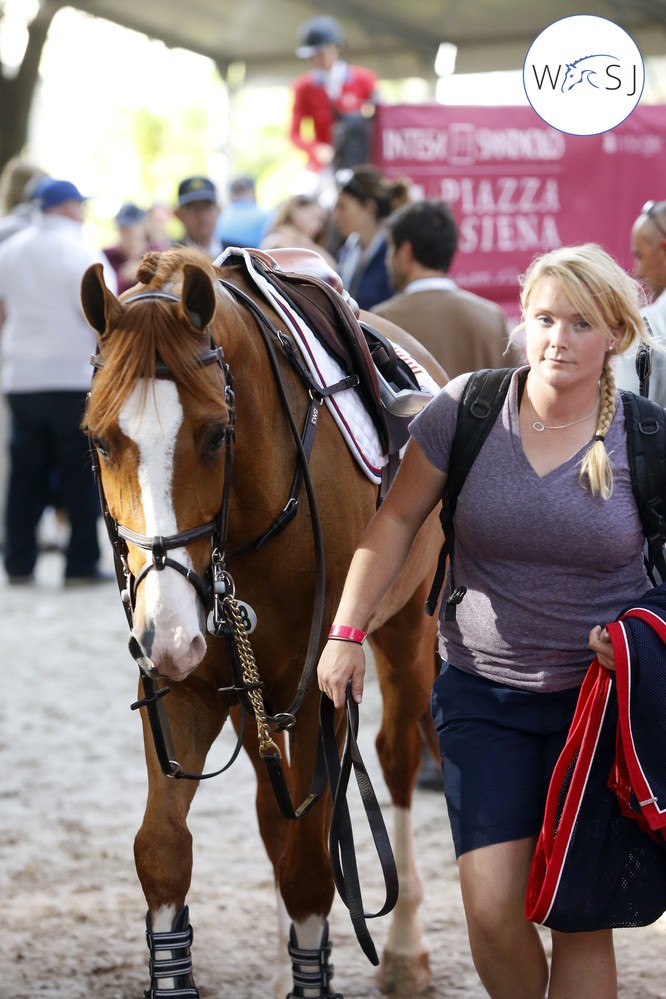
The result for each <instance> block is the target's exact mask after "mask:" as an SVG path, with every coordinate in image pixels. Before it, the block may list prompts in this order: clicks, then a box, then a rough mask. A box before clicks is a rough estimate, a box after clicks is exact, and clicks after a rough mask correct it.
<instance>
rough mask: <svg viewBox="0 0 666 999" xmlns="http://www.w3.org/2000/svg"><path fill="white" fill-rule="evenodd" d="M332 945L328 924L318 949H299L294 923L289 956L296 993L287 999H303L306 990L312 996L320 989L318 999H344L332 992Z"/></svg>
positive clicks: (292, 993)
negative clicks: (330, 986)
mask: <svg viewBox="0 0 666 999" xmlns="http://www.w3.org/2000/svg"><path fill="white" fill-rule="evenodd" d="M331 947H332V944H331V942H330V940H329V939H328V923H324V929H323V931H322V934H321V941H320V943H319V946H318V947H314V948H312V949H311V950H308V949H306V948H304V947H299V946H298V942H297V940H296V933H295V932H294V926H293V923H292V926H291V930H290V933H289V956H290V957H291V967H292V972H293V976H294V991H293V992H290V993H289V995H288V996H287V999H303V997H304V996H305V990H306V989H307V990H308V992H309V993H310V994H312V993H313V992H314V990H315V989H319V992H318V993H317V999H343V997H342V996H341V995H340V993H339V992H331V991H330V989H329V984H330V981H331V979H332V978H333V965H332V964H331V963H330V957H331Z"/></svg>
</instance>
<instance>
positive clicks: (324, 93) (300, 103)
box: [291, 16, 377, 173]
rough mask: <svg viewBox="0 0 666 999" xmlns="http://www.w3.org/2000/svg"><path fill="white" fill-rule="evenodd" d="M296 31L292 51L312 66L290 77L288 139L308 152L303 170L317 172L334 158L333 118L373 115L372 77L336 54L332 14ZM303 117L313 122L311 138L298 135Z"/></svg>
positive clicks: (337, 42) (337, 28)
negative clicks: (297, 38) (296, 40)
mask: <svg viewBox="0 0 666 999" xmlns="http://www.w3.org/2000/svg"><path fill="white" fill-rule="evenodd" d="M299 35H300V41H301V45H300V46H299V48H297V49H296V55H297V56H298V57H299V58H300V59H309V60H310V61H311V64H312V69H311V70H310V71H309V72H308V73H305V74H304V75H303V76H299V77H298V79H296V80H295V82H294V106H293V113H292V121H291V139H292V142H293V143H294V144H295V145H296V146H298V147H299V148H300V149H303V150H305V152H306V153H307V154H308V169H309V170H313V171H315V172H317V173H318V172H319V171H321V170H322V169H323V168H324V167H326V166H328V165H329V164H330V163H332V161H333V157H334V151H335V126H336V123H337V122H338V121H341V120H342V119H344V118H345V116H352V115H353V116H356V117H359V116H362V117H367V118H369V117H371V116H372V114H373V111H374V104H373V101H374V99H375V96H376V88H377V77H376V76H375V74H374V73H373V72H372V71H371V70H369V69H365V68H364V67H362V66H350V65H348V64H347V63H346V62H345V61H344V60H342V59H341V58H340V48H341V45H342V42H343V40H344V38H343V35H342V31H341V29H340V26H339V25H338V23H337V21H336V20H335V19H334V18H332V17H326V16H323V17H313V18H311V19H310V20H309V21H306V22H305V24H304V25H303V26H302V27H301V30H300V32H299ZM306 119H310V120H311V122H312V130H313V132H314V135H313V137H307V136H304V135H303V134H302V129H301V125H302V122H303V121H305V120H306ZM354 165H356V164H354V163H339V164H336V166H354Z"/></svg>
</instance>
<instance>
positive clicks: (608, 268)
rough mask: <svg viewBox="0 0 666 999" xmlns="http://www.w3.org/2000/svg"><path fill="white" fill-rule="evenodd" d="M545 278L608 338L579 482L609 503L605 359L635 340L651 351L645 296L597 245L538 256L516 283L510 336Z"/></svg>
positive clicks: (609, 372) (611, 408)
mask: <svg viewBox="0 0 666 999" xmlns="http://www.w3.org/2000/svg"><path fill="white" fill-rule="evenodd" d="M545 277H553V278H556V279H557V280H558V281H559V282H560V284H561V285H562V288H563V290H564V293H565V295H566V296H567V298H568V299H569V301H570V302H571V304H572V306H573V307H574V309H575V310H576V312H577V313H578V314H579V315H580V316H581V317H582V318H583V319H584V320H585V321H586V322H588V323H589V324H590V326H593V327H595V329H600V330H603V331H604V332H605V333H606V335H607V337H608V343H609V349H608V352H607V353H606V356H605V359H604V364H603V368H602V371H601V376H600V379H599V391H600V398H601V406H600V409H599V418H598V421H597V428H596V432H595V435H594V438H593V440H592V444H591V446H590V447H589V448H588V450H587V451H586V453H585V455H584V457H583V461H582V464H581V469H580V477H579V478H580V482H581V485H582V486H583V488H589V489H590V491H591V492H592V493H593V495H598V496H601V498H602V499H608V498H609V497H610V495H611V493H612V492H613V466H612V464H611V460H610V457H609V456H608V453H607V451H606V447H605V437H606V434H607V433H608V430H609V428H610V425H611V423H612V421H613V416H614V415H615V406H616V392H615V376H614V374H613V369H612V367H611V362H610V359H611V357H612V355H613V354H624V353H625V351H627V350H628V349H629V348H630V347H631V346H632V345H633V344H635V343H636V342H637V341H638V340H644V341H645V342H646V343H648V344H649V345H650V346H651V347H654V346H655V342H654V340H653V339H652V337H651V336H650V334H649V332H648V331H647V329H646V327H645V323H644V322H643V319H642V317H641V312H640V310H641V306H642V305H643V304H644V300H645V296H644V294H643V291H642V289H641V286H640V285H639V284H638V282H637V281H635V280H634V279H633V278H632V277H630V276H629V274H627V272H626V271H625V270H623V269H622V267H620V265H619V264H618V263H617V261H615V260H614V259H613V257H611V256H610V254H609V253H607V252H606V251H605V250H604V249H603V248H602V247H601V246H598V245H597V244H596V243H584V244H583V245H581V246H564V247H561V248H560V249H557V250H551V251H550V252H549V253H544V254H543V256H540V257H537V258H536V259H535V260H534V261H533V262H532V263H531V265H530V266H529V268H528V269H527V271H526V273H525V274H524V275H523V277H522V278H521V288H522V290H521V295H520V304H521V306H522V313H523V320H522V322H521V324H520V326H518V327H517V329H516V330H515V331H514V332H517V331H518V330H521V329H524V327H525V316H526V314H527V310H528V308H529V304H530V300H531V298H532V295H533V293H534V289H535V288H536V286H537V284H538V282H539V281H540V280H541V279H542V278H545ZM657 349H659V348H657Z"/></svg>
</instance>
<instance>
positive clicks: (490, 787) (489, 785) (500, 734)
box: [431, 662, 580, 857]
mask: <svg viewBox="0 0 666 999" xmlns="http://www.w3.org/2000/svg"><path fill="white" fill-rule="evenodd" d="M579 691H580V688H579V687H574V688H571V689H569V690H562V691H556V692H551V693H543V692H541V691H532V690H522V689H520V688H518V687H509V686H507V685H506V684H503V683H496V682H495V681H493V680H486V679H484V678H483V677H478V676H473V675H471V674H469V673H463V672H462V670H459V669H455V667H453V666H451V665H450V663H447V662H444V663H443V664H442V669H441V672H440V674H439V677H438V678H437V680H436V681H435V685H434V687H433V690H432V698H431V708H432V715H433V719H434V721H435V727H436V729H437V732H438V734H439V748H440V753H441V757H442V771H443V774H444V791H445V794H446V803H447V806H448V812H449V821H450V823H451V831H452V833H453V842H454V845H455V850H456V857H459V856H460V855H461V854H463V853H467V851H468V850H476V849H477V848H478V847H481V846H490V845H491V844H493V843H506V842H509V841H511V840H517V839H524V838H525V837H527V836H537V835H538V833H539V831H540V829H541V824H542V822H543V814H544V810H545V806H546V795H547V793H548V785H549V783H550V778H551V775H552V772H553V768H554V766H555V763H556V762H557V758H558V756H559V755H560V753H561V752H562V749H563V747H564V743H565V741H566V738H567V734H568V732H569V726H570V724H571V720H572V718H573V714H574V710H575V708H576V701H577V700H578V694H579Z"/></svg>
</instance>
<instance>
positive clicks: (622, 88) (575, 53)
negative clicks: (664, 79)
mask: <svg viewBox="0 0 666 999" xmlns="http://www.w3.org/2000/svg"><path fill="white" fill-rule="evenodd" d="M644 84H645V66H644V65H643V57H642V56H641V53H640V50H639V49H638V46H637V45H636V43H635V42H634V40H633V38H631V37H630V36H629V35H628V34H627V32H626V31H625V30H624V29H623V28H620V27H619V25H617V24H615V23H614V22H613V21H609V20H607V18H605V17H593V16H591V15H587V14H577V15H575V16H573V17H563V18H562V19H561V20H560V21H555V23H554V24H551V25H550V26H549V27H548V28H546V29H545V30H544V31H542V32H541V34H540V35H539V36H538V37H537V38H536V39H535V40H534V41H533V42H532V45H531V46H530V50H529V52H528V53H527V56H526V58H525V65H524V67H523V85H524V87H525V93H526V94H527V99H528V101H529V102H530V104H531V105H532V107H533V108H534V110H535V111H536V113H537V114H538V115H539V117H540V118H543V120H544V121H545V122H546V123H547V124H548V125H552V126H553V128H557V129H559V130H560V131H561V132H568V133H570V134H571V135H597V134H598V133H599V132H607V131H608V130H609V129H611V128H615V126H616V125H619V124H620V122H621V121H624V119H625V118H627V117H628V116H629V115H630V114H631V112H632V111H633V110H634V108H635V107H636V105H637V104H638V102H639V100H640V97H641V94H642V93H643V86H644Z"/></svg>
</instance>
